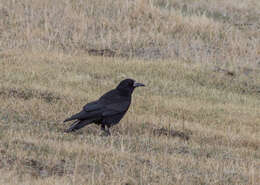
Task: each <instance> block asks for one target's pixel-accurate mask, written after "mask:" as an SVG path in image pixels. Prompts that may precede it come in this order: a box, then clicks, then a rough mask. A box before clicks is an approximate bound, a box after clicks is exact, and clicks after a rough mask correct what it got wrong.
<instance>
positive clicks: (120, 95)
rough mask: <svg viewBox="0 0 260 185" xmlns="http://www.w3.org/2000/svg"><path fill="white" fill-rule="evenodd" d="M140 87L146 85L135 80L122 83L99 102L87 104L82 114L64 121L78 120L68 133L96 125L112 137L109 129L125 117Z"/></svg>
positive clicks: (126, 80)
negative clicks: (134, 94)
mask: <svg viewBox="0 0 260 185" xmlns="http://www.w3.org/2000/svg"><path fill="white" fill-rule="evenodd" d="M140 86H145V85H144V84H142V83H137V82H135V80H133V79H125V80H123V81H121V82H120V83H119V85H118V86H117V87H116V88H115V89H113V90H111V91H109V92H107V93H105V94H104V95H103V96H101V97H100V98H99V99H98V100H97V101H93V102H90V103H88V104H86V105H85V106H84V107H83V110H82V111H81V112H79V113H77V114H75V115H73V116H71V117H70V118H68V119H66V120H64V122H66V121H71V120H76V121H75V122H74V123H73V124H72V125H71V126H70V128H69V129H67V130H66V132H73V131H76V130H78V129H80V128H82V127H84V126H86V125H89V124H92V123H95V124H97V125H101V130H102V131H104V132H105V133H106V134H107V135H110V132H109V128H110V127H111V126H112V125H115V124H117V123H119V121H120V120H121V119H122V118H123V117H124V115H125V113H126V112H127V110H128V108H129V106H130V104H131V98H132V93H133V91H134V89H135V88H136V87H140ZM106 128H107V129H106Z"/></svg>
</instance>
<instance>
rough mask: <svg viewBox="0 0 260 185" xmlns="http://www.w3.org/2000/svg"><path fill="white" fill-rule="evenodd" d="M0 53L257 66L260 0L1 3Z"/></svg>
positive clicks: (35, 0)
mask: <svg viewBox="0 0 260 185" xmlns="http://www.w3.org/2000/svg"><path fill="white" fill-rule="evenodd" d="M0 17H1V19H0V38H1V42H0V48H1V49H12V48H30V49H33V50H38V51H42V50H46V49H47V50H50V51H52V50H61V51H63V52H64V51H65V52H66V53H67V52H70V53H78V52H84V51H88V50H91V49H110V50H111V51H113V52H115V53H116V54H117V55H119V56H128V57H129V56H130V57H131V56H137V57H143V58H148V59H154V58H169V57H170V58H172V57H174V58H177V59H180V60H184V61H190V62H199V63H200V62H203V63H207V62H209V63H215V64H217V65H230V63H235V64H239V65H242V66H245V65H246V66H251V67H255V66H256V65H257V64H259V62H260V61H259V58H260V44H259V43H260V40H259V39H260V19H259V17H260V3H259V0H247V1H245V0H221V1H220V0H211V1H208V0H197V1H194V0H185V1H183V0H106V1H105V2H104V1H103V0H86V1H82V0H79V1H73V0H62V1H61V0H45V1H41V0H23V1H19V0H12V1H6V0H0Z"/></svg>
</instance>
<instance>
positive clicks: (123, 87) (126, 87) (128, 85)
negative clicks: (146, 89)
mask: <svg viewBox="0 0 260 185" xmlns="http://www.w3.org/2000/svg"><path fill="white" fill-rule="evenodd" d="M141 86H145V85H144V84H142V83H138V82H135V80H133V79H125V80H123V81H121V82H120V83H119V85H118V86H117V90H119V91H121V92H125V93H126V94H132V92H133V90H134V89H135V88H136V87H141Z"/></svg>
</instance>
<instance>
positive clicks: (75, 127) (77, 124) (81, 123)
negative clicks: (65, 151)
mask: <svg viewBox="0 0 260 185" xmlns="http://www.w3.org/2000/svg"><path fill="white" fill-rule="evenodd" d="M92 122H93V120H84V121H80V120H77V121H75V122H74V123H72V125H71V126H70V128H69V129H67V130H65V132H67V133H68V132H74V131H76V130H79V129H81V128H82V127H84V126H86V125H89V124H91V123H92Z"/></svg>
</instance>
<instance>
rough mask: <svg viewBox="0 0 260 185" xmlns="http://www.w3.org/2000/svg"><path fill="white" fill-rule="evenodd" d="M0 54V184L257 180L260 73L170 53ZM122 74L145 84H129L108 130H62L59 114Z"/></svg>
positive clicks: (75, 107) (77, 106)
mask: <svg viewBox="0 0 260 185" xmlns="http://www.w3.org/2000/svg"><path fill="white" fill-rule="evenodd" d="M17 56H19V57H17ZM1 61H2V62H1V64H0V69H1V71H0V72H1V73H0V74H1V87H0V96H1V108H0V112H1V125H0V127H1V129H0V130H1V132H0V138H1V142H0V146H1V147H0V148H1V154H0V156H1V158H0V160H1V166H0V171H1V174H2V178H1V181H0V182H1V183H2V184H91V183H93V184H257V182H258V180H259V175H258V173H257V171H259V163H260V153H259V144H260V141H259V121H260V118H259V113H260V109H259V103H260V100H259V94H257V93H256V92H255V91H254V88H253V87H254V86H255V85H257V84H259V81H258V80H255V81H253V80H246V79H245V76H243V74H242V73H241V75H238V74H236V75H235V76H229V75H228V74H223V73H222V72H213V71H212V68H210V66H204V65H201V64H200V65H198V64H187V63H185V62H182V63H180V62H178V61H174V60H168V61H167V60H165V61H158V62H154V61H151V62H150V61H144V60H136V59H131V60H126V59H123V58H104V57H91V56H88V55H79V56H74V55H69V54H60V53H55V52H46V53H34V52H23V54H22V55H20V52H19V51H17V53H16V54H13V55H12V56H10V57H2V58H1ZM104 66H106V67H104ZM251 75H254V76H253V78H254V79H260V78H259V73H252V74H251ZM125 77H132V78H134V79H138V80H139V81H141V82H144V83H145V84H146V85H147V87H146V88H140V89H137V90H136V91H135V93H134V95H133V96H134V98H133V102H132V106H131V108H130V110H129V112H128V113H127V115H126V117H125V118H124V119H123V120H122V121H121V122H120V124H118V125H117V126H115V127H113V129H112V136H111V137H101V136H100V131H99V128H98V127H96V126H94V125H92V126H88V127H86V128H84V129H82V130H81V131H79V132H77V133H75V134H65V133H64V132H63V131H64V129H66V128H67V127H68V126H69V125H67V124H63V123H62V121H63V120H64V118H66V117H68V116H69V115H71V114H72V113H75V112H76V111H78V110H80V109H81V107H82V106H83V105H84V104H85V103H86V102H88V101H91V100H94V99H96V98H98V97H99V96H100V95H101V94H102V93H104V92H105V91H107V90H109V89H111V87H115V86H116V85H117V83H118V82H119V81H120V80H121V79H123V78H125ZM213 77H214V79H215V80H210V79H211V78H213ZM248 78H249V77H248ZM208 79H209V80H208ZM244 82H247V84H246V83H244ZM223 84H224V85H223ZM228 84H229V85H228ZM10 176H12V180H10Z"/></svg>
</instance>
